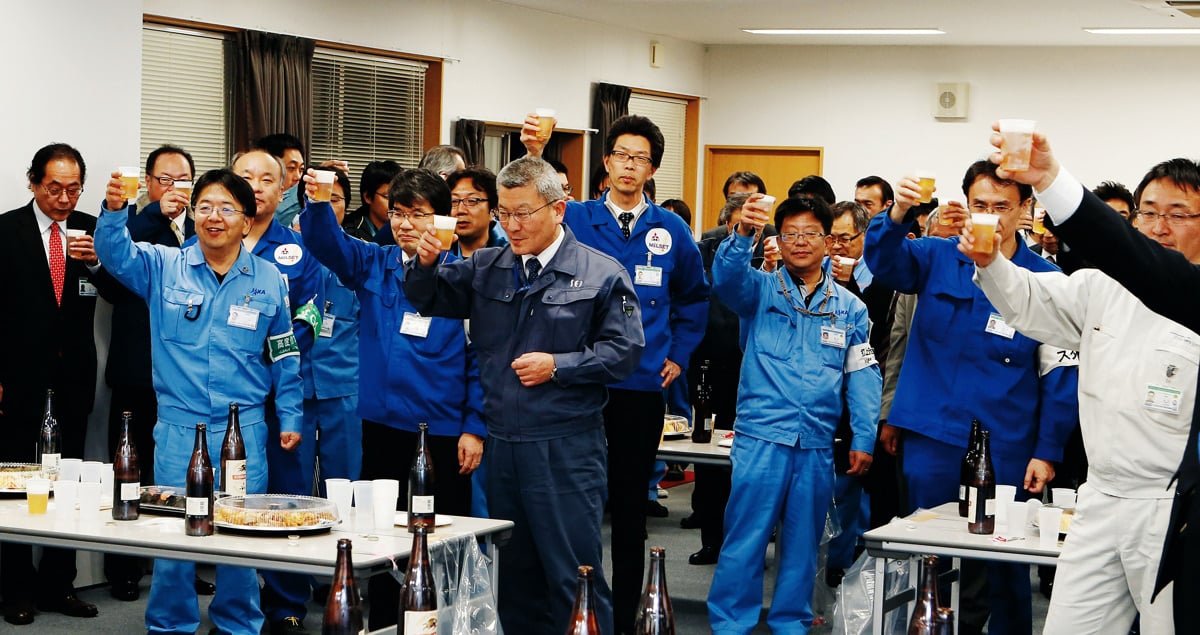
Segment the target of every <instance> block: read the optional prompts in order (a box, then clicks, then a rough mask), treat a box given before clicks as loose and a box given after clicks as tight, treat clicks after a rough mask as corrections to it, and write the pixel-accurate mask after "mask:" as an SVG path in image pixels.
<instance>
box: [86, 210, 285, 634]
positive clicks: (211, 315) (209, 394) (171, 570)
mask: <svg viewBox="0 0 1200 635" xmlns="http://www.w3.org/2000/svg"><path fill="white" fill-rule="evenodd" d="M126 218H127V216H126V213H125V210H120V211H117V212H106V211H103V209H102V212H101V215H100V219H99V221H98V223H97V225H96V253H97V255H98V256H99V257H100V258H101V260H102V261H104V262H105V263H106V264H105V268H106V269H108V271H109V272H110V273H111V274H112V275H113V277H115V278H116V279H117V280H119V281H120V282H121V283H122V284H124V285H125V286H126V287H127V288H129V289H130V290H131V291H133V292H134V293H136V294H138V295H139V296H141V297H142V298H144V299H145V300H146V304H147V306H148V307H149V310H150V329H151V334H152V339H151V346H152V348H151V352H152V355H153V360H154V367H153V369H154V388H155V390H156V391H157V392H158V425H156V426H155V428H154V440H155V445H156V451H155V457H154V473H155V480H156V481H157V482H158V484H161V485H174V486H179V487H182V486H184V485H185V484H186V483H185V480H186V471H187V464H188V462H189V460H190V459H191V452H192V447H193V442H194V437H195V423H196V421H198V420H199V421H206V422H207V423H208V446H209V448H210V451H212V450H214V449H216V448H220V447H221V441H222V439H223V437H224V435H225V424H226V420H227V415H228V409H229V404H230V403H237V404H239V405H240V406H241V425H242V434H243V435H244V436H245V438H246V459H247V460H246V468H247V480H246V487H247V491H248V492H250V493H262V492H265V491H266V489H267V469H266V468H267V465H266V463H267V458H266V447H267V446H268V445H278V444H279V436H278V435H274V436H270V435H268V433H267V431H266V427H267V426H266V424H265V423H264V420H263V415H264V413H263V404H264V403H266V401H267V398H268V395H269V393H271V392H272V391H274V395H275V401H274V405H275V409H276V412H277V414H278V417H279V421H280V425H281V428H282V429H283V430H284V431H287V432H299V431H300V425H301V412H300V404H301V394H300V378H299V369H300V358H299V351H298V350H297V347H296V343H295V338H294V336H293V334H292V320H291V315H290V313H289V311H288V307H287V300H286V298H287V288H286V286H285V284H284V281H283V278H282V276H281V275H280V272H279V270H278V269H276V268H275V267H274V266H273V265H272V264H271V263H269V262H266V261H264V260H262V259H260V258H257V257H255V256H253V255H251V254H250V253H248V252H247V251H246V250H244V249H243V250H242V251H241V253H240V254H239V255H238V258H237V261H236V262H235V263H234V266H233V268H232V269H230V270H229V272H228V273H227V274H226V276H225V279H224V281H222V282H218V281H217V278H216V275H215V274H214V273H213V272H212V269H211V268H210V267H209V266H208V264H207V263H206V262H205V260H204V254H203V253H202V252H201V250H200V247H199V246H198V245H195V244H192V245H191V246H188V247H185V248H183V249H174V248H168V247H162V246H157V245H149V244H146V243H134V242H132V241H131V240H130V238H129V232H128V230H126V228H125V221H126ZM235 306H236V307H248V308H249V309H253V310H254V311H257V315H258V318H257V321H256V326H255V328H253V329H249V328H240V327H236V326H231V325H230V324H228V320H229V317H230V313H231V310H232V308H233V307H235ZM198 405H206V406H207V408H205V409H204V410H203V411H197V409H196V408H197V406H198ZM217 469H218V470H219V466H218V468H217ZM217 476H218V478H219V474H218V475H217ZM196 540H203V538H197V539H196ZM194 580H195V564H194V563H191V562H181V561H176V560H155V562H154V579H153V583H152V585H151V587H150V599H149V601H148V602H147V607H146V628H147V630H149V631H150V632H152V633H193V632H195V630H196V629H197V628H199V626H200V610H199V604H198V602H197V600H196V591H195V587H194ZM209 617H210V618H211V619H212V621H213V623H214V624H215V625H216V627H217V628H218V629H220V630H221V631H223V632H230V633H257V632H258V631H259V629H260V628H261V627H262V623H263V614H262V611H261V609H260V607H259V594H258V577H257V575H256V573H255V571H254V570H253V569H246V568H239V567H228V566H218V567H217V595H216V596H215V597H214V598H213V601H212V604H211V605H210V607H209Z"/></svg>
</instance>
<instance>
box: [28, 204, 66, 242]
mask: <svg viewBox="0 0 1200 635" xmlns="http://www.w3.org/2000/svg"><path fill="white" fill-rule="evenodd" d="M33 211H34V212H35V213H34V215H33V217H34V218H36V219H37V224H38V231H39V232H40V233H43V234H47V232H49V231H50V223H58V230H59V231H60V232H62V237H63V240H64V241H65V240H66V239H67V221H65V220H59V221H56V220H54V219H52V218H50V217H49V216H47V215H46V212H43V211H42V208H41V207H38V204H37V201H34V202H33ZM47 235H48V234H47Z"/></svg>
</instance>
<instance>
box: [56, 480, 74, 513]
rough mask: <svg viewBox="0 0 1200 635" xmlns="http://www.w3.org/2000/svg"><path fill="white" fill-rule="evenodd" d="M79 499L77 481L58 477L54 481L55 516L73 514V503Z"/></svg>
mask: <svg viewBox="0 0 1200 635" xmlns="http://www.w3.org/2000/svg"><path fill="white" fill-rule="evenodd" d="M78 501H79V481H64V480H62V479H59V480H58V481H55V483H54V513H55V515H57V516H62V517H71V518H73V517H74V516H75V504H76V503H77V502H78Z"/></svg>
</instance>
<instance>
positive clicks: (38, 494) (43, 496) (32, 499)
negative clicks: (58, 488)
mask: <svg viewBox="0 0 1200 635" xmlns="http://www.w3.org/2000/svg"><path fill="white" fill-rule="evenodd" d="M25 500H26V502H27V503H28V504H29V513H30V514H45V513H46V507H47V506H48V505H49V504H50V479H48V478H31V479H28V480H26V481H25Z"/></svg>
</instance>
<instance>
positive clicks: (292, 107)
mask: <svg viewBox="0 0 1200 635" xmlns="http://www.w3.org/2000/svg"><path fill="white" fill-rule="evenodd" d="M227 41H228V42H230V44H229V52H230V55H229V59H230V71H231V73H230V75H229V76H230V77H231V78H232V79H231V83H232V91H233V142H234V148H235V149H237V150H243V149H246V148H249V147H250V144H251V143H253V142H254V140H255V139H258V138H259V137H262V136H265V135H269V134H274V133H276V132H286V133H289V134H293V135H296V136H297V137H299V138H300V139H301V140H302V141H304V144H305V147H308V146H309V145H310V144H311V142H312V89H311V77H312V58H313V48H314V46H315V43H314V42H313V40H310V39H307V38H302V37H293V36H290V35H279V34H276V33H263V32H262V31H241V32H239V33H237V34H235V35H234V36H233V37H232V38H230V39H229V40H227Z"/></svg>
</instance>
